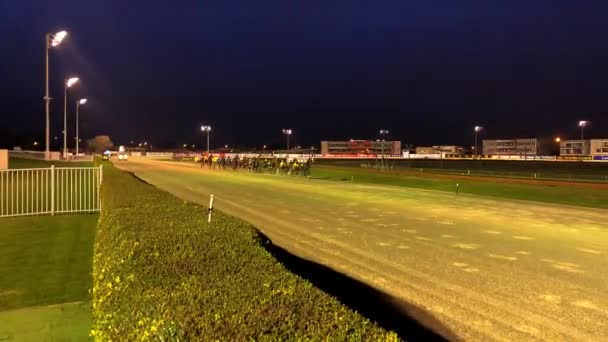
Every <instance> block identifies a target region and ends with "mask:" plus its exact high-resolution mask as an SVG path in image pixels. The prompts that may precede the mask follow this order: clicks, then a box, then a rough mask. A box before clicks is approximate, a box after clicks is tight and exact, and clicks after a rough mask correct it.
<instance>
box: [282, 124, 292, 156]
mask: <svg viewBox="0 0 608 342" xmlns="http://www.w3.org/2000/svg"><path fill="white" fill-rule="evenodd" d="M291 133H292V130H291V128H283V134H285V136H286V137H287V153H289V136H290V135H291Z"/></svg>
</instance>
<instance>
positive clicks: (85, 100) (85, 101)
mask: <svg viewBox="0 0 608 342" xmlns="http://www.w3.org/2000/svg"><path fill="white" fill-rule="evenodd" d="M78 103H79V104H81V105H83V104H85V103H87V99H80V101H78Z"/></svg>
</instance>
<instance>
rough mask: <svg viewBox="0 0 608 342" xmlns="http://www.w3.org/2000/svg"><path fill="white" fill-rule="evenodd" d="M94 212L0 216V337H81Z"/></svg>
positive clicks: (85, 330) (86, 313) (87, 316)
mask: <svg viewBox="0 0 608 342" xmlns="http://www.w3.org/2000/svg"><path fill="white" fill-rule="evenodd" d="M97 218H98V215H73V216H39V217H22V218H9V219H7V218H5V219H0V224H1V228H0V275H1V277H0V340H1V339H2V338H9V339H15V340H22V339H23V340H41V339H40V338H39V337H44V338H50V339H53V340H55V339H59V340H63V339H67V340H82V339H84V338H86V336H87V334H88V330H89V327H90V317H91V316H90V312H89V310H88V306H89V304H88V303H89V301H90V297H89V292H88V291H89V289H90V288H91V268H92V254H93V241H94V238H95V226H96V224H97ZM63 303H81V304H78V305H67V306H56V305H55V304H63ZM49 305H52V306H49ZM64 334H65V335H64ZM44 338H43V339H44Z"/></svg>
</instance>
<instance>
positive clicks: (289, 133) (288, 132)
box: [283, 128, 291, 135]
mask: <svg viewBox="0 0 608 342" xmlns="http://www.w3.org/2000/svg"><path fill="white" fill-rule="evenodd" d="M283 134H287V135H291V129H290V128H283Z"/></svg>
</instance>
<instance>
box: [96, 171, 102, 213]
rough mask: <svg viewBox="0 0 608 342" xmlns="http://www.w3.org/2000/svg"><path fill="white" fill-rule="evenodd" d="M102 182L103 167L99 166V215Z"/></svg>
mask: <svg viewBox="0 0 608 342" xmlns="http://www.w3.org/2000/svg"><path fill="white" fill-rule="evenodd" d="M102 181H103V165H99V183H98V186H97V203H98V204H97V206H98V209H99V212H100V213H101V182H102Z"/></svg>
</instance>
